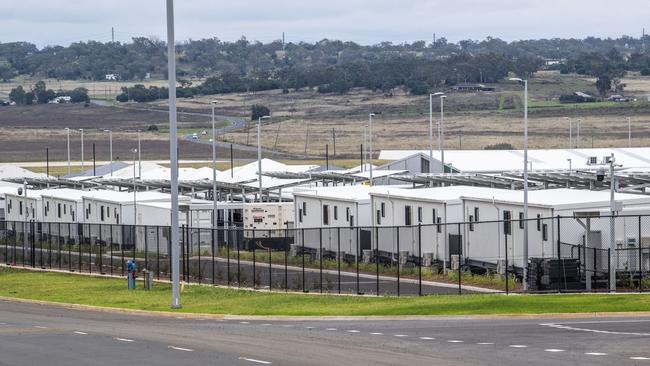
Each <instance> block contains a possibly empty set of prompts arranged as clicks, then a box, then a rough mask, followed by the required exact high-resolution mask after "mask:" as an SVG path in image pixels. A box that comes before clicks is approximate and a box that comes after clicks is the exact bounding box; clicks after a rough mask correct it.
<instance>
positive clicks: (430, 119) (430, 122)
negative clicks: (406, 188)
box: [429, 92, 444, 164]
mask: <svg viewBox="0 0 650 366" xmlns="http://www.w3.org/2000/svg"><path fill="white" fill-rule="evenodd" d="M443 94H444V93H441V92H437V93H431V94H429V160H430V161H429V164H431V163H433V97H435V96H438V95H443ZM438 148H440V140H438Z"/></svg>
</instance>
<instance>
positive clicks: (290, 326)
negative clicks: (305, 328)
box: [282, 324, 293, 328]
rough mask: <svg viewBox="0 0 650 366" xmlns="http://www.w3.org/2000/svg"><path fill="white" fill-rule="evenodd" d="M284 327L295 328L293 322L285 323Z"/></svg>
mask: <svg viewBox="0 0 650 366" xmlns="http://www.w3.org/2000/svg"><path fill="white" fill-rule="evenodd" d="M282 327H283V328H293V325H292V324H285V325H283V326H282Z"/></svg>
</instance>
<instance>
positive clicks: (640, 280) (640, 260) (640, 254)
mask: <svg viewBox="0 0 650 366" xmlns="http://www.w3.org/2000/svg"><path fill="white" fill-rule="evenodd" d="M638 244H639V292H643V260H642V256H643V249H642V244H641V215H639V240H638Z"/></svg>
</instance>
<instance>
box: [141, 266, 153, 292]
mask: <svg viewBox="0 0 650 366" xmlns="http://www.w3.org/2000/svg"><path fill="white" fill-rule="evenodd" d="M142 276H143V277H144V289H145V290H151V289H153V272H152V271H149V270H146V269H145V270H143V271H142Z"/></svg>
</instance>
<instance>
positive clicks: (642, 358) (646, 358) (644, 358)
mask: <svg viewBox="0 0 650 366" xmlns="http://www.w3.org/2000/svg"><path fill="white" fill-rule="evenodd" d="M630 360H638V361H647V360H650V357H630Z"/></svg>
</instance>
